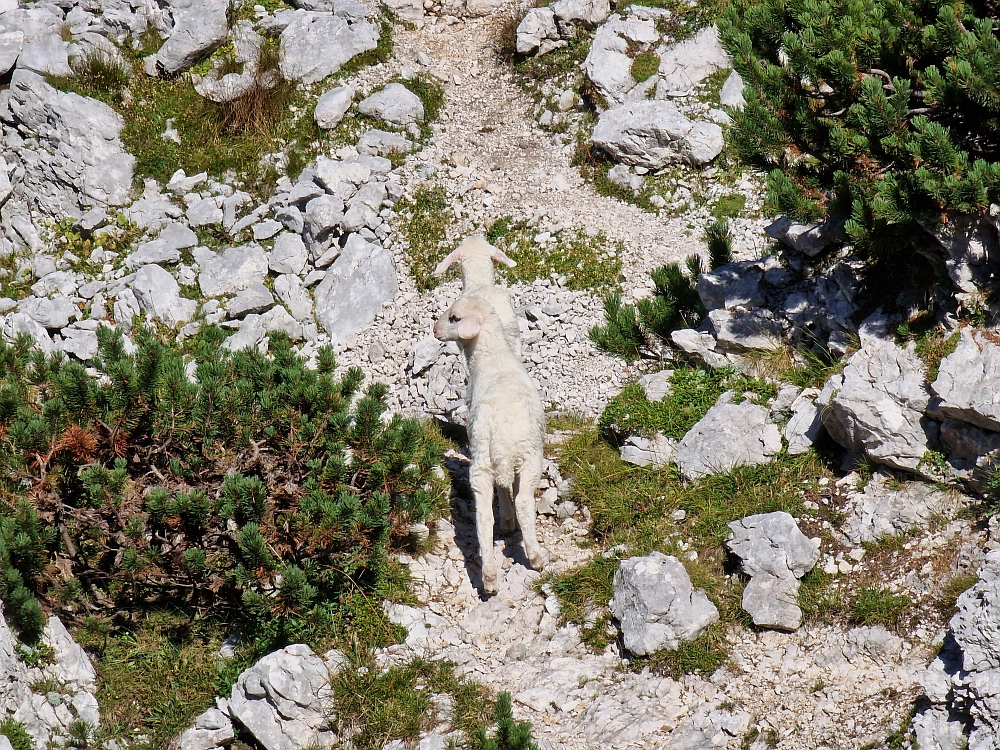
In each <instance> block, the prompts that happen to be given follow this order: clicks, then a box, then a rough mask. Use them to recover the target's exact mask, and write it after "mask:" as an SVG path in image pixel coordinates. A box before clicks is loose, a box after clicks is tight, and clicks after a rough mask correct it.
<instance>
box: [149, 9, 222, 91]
mask: <svg viewBox="0 0 1000 750" xmlns="http://www.w3.org/2000/svg"><path fill="white" fill-rule="evenodd" d="M228 9H229V3H228V2H226V1H225V0H193V1H192V2H190V3H188V4H186V5H184V6H181V7H178V6H174V10H173V13H174V28H173V31H172V32H171V34H170V37H169V38H168V39H167V41H165V42H164V43H163V46H162V47H160V49H159V50H158V51H157V52H156V54H155V55H153V56H152V57H151V58H150V59H149V65H148V68H147V72H149V73H150V74H151V75H152V74H154V73H155V74H158V75H165V76H174V75H177V74H178V73H182V72H184V71H185V70H187V69H188V68H190V67H191V66H192V65H194V64H195V63H196V62H198V61H199V60H201V59H202V58H204V57H207V56H208V55H209V54H211V53H212V52H213V51H214V50H215V49H217V48H218V47H220V46H222V44H223V43H224V42H225V41H226V37H227V36H228V35H229V24H228V22H227V20H226V11H227V10H228Z"/></svg>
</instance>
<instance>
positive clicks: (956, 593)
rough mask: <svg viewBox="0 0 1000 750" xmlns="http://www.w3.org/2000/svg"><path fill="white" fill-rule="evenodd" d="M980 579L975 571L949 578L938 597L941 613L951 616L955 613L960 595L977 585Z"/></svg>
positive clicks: (938, 607) (947, 616)
mask: <svg viewBox="0 0 1000 750" xmlns="http://www.w3.org/2000/svg"><path fill="white" fill-rule="evenodd" d="M978 581H979V576H977V575H976V574H975V573H964V574H961V575H956V576H952V577H951V578H949V579H948V582H947V583H945V585H944V586H943V587H942V588H941V592H940V593H939V594H938V597H937V609H938V611H939V612H940V613H941V615H942V616H944V617H946V618H951V616H952V615H953V614H955V606H956V605H957V603H958V597H960V596H961V595H962V594H964V593H965V592H966V591H968V590H969V589H971V588H972V587H973V586H975V585H976V583H977V582H978Z"/></svg>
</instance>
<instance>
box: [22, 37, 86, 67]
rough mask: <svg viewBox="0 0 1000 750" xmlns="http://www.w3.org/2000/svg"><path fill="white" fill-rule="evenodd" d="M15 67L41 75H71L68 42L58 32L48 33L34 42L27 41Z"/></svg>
mask: <svg viewBox="0 0 1000 750" xmlns="http://www.w3.org/2000/svg"><path fill="white" fill-rule="evenodd" d="M17 67H18V68H23V69H25V70H33V71H34V72H36V73H38V74H39V75H43V76H63V77H65V76H71V75H73V69H72V68H70V66H69V44H68V43H67V42H66V41H65V40H64V39H63V38H62V37H61V36H60V35H59V34H49V35H48V36H47V37H43V38H42V39H39V40H38V41H36V42H29V43H28V44H25V45H24V48H23V49H22V50H21V55H20V56H19V57H18V58H17Z"/></svg>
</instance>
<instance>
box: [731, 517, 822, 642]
mask: <svg viewBox="0 0 1000 750" xmlns="http://www.w3.org/2000/svg"><path fill="white" fill-rule="evenodd" d="M729 528H730V529H731V530H732V534H731V535H730V537H729V540H728V541H727V542H726V547H727V548H728V549H729V551H730V552H732V553H733V554H734V555H736V556H737V557H738V558H740V560H741V564H742V570H743V572H744V573H745V574H746V575H748V576H750V582H749V583H748V584H747V586H746V588H745V589H744V590H743V609H745V610H746V611H747V612H749V613H750V615H751V616H752V617H753V621H754V624H755V625H759V626H761V627H767V628H776V629H778V630H795V629H797V628H798V627H799V625H800V623H801V620H802V610H800V609H799V605H798V602H797V596H798V591H799V581H798V579H799V578H801V577H802V576H804V575H805V574H806V573H808V572H809V571H810V570H812V569H813V566H815V565H816V561H817V560H819V549H818V547H817V546H816V545H815V544H814V543H813V541H812V540H811V539H809V538H808V537H806V535H805V534H803V533H802V532H801V531H799V527H798V524H796V523H795V519H794V518H792V516H791V515H789V514H788V513H785V512H783V511H777V512H774V513H761V514H758V515H753V516H747V517H746V518H743V519H741V520H739V521H732V522H730V524H729Z"/></svg>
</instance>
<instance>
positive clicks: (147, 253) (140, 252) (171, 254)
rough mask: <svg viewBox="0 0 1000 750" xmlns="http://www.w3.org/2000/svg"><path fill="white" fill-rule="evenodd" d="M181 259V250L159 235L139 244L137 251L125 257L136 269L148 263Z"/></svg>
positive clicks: (128, 263)
mask: <svg viewBox="0 0 1000 750" xmlns="http://www.w3.org/2000/svg"><path fill="white" fill-rule="evenodd" d="M180 259H181V251H180V250H178V249H177V248H176V247H174V246H173V245H171V244H170V243H169V242H168V241H166V240H164V239H161V238H159V237H157V238H156V239H155V240H150V241H149V242H144V243H142V244H141V245H139V247H137V248H136V250H135V252H134V253H130V254H129V256H128V257H127V258H126V259H125V265H126V266H127V267H128V268H129V269H130V270H133V271H134V270H135V269H137V268H139V267H140V266H144V265H146V264H148V263H176V262H177V261H179V260H180Z"/></svg>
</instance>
